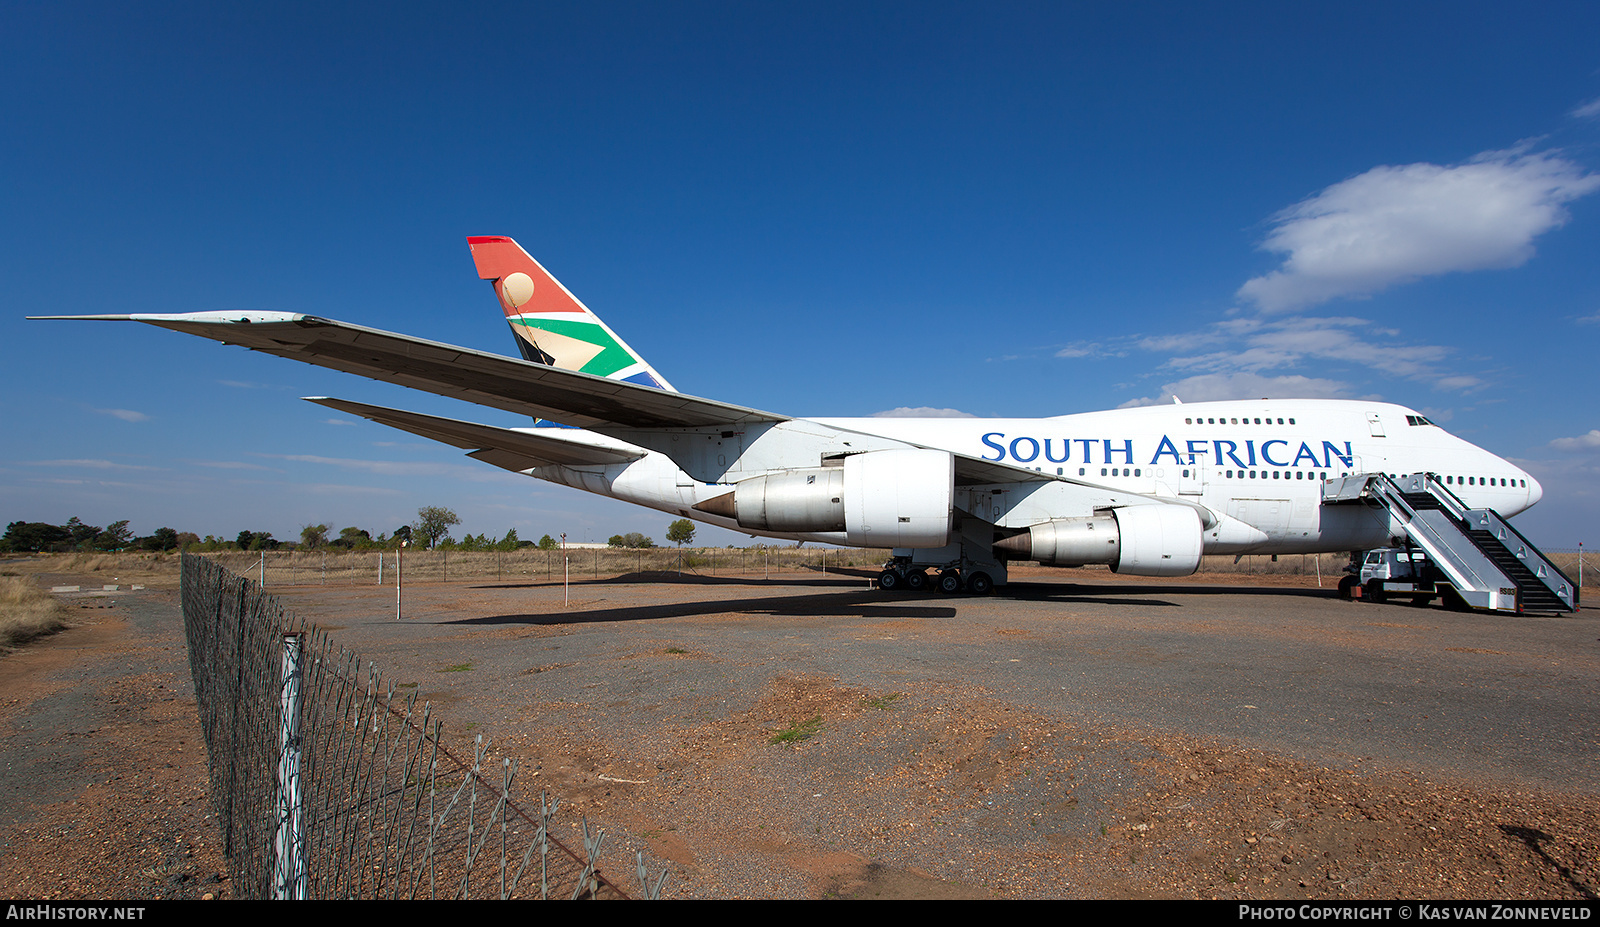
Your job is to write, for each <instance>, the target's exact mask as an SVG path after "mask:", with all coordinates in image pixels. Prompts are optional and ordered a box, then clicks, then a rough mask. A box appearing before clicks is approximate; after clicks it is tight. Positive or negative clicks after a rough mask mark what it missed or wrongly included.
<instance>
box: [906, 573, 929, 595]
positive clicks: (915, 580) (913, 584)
mask: <svg viewBox="0 0 1600 927" xmlns="http://www.w3.org/2000/svg"><path fill="white" fill-rule="evenodd" d="M931 585H932V582H931V581H929V579H928V574H926V573H924V572H922V571H921V570H912V571H911V572H909V573H907V574H906V588H907V589H909V590H911V591H912V592H926V591H927V589H928V587H929V586H931Z"/></svg>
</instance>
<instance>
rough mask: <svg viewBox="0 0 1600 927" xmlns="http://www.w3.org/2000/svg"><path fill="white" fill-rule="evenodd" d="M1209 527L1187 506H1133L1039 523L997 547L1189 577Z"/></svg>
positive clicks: (1044, 559) (1047, 559) (1050, 560)
mask: <svg viewBox="0 0 1600 927" xmlns="http://www.w3.org/2000/svg"><path fill="white" fill-rule="evenodd" d="M1204 532H1205V529H1204V528H1203V526H1202V525H1201V523H1200V516H1199V514H1198V513H1196V512H1195V510H1194V509H1192V508H1189V507H1188V506H1185V505H1133V506H1128V507H1126V508H1120V509H1113V510H1112V511H1111V513H1110V514H1109V515H1091V516H1088V517H1084V518H1058V519H1055V520H1053V521H1047V522H1045V523H1043V524H1039V525H1034V526H1033V527H1031V528H1029V529H1028V533H1027V534H1023V535H1018V536H1016V537H1012V538H1006V539H1005V540H1002V541H997V542H995V548H996V549H998V550H1004V551H1008V552H1010V553H1011V554H1012V555H1013V556H1016V555H1021V556H1024V557H1027V558H1028V559H1031V560H1037V561H1039V562H1040V563H1045V564H1051V565H1055V566H1082V565H1083V564H1085V563H1108V564H1110V565H1111V569H1112V570H1113V571H1115V572H1117V573H1126V574H1128V575H1131V576H1188V575H1189V574H1190V573H1193V572H1194V571H1195V570H1196V569H1198V568H1199V566H1200V553H1201V550H1202V547H1203V541H1204Z"/></svg>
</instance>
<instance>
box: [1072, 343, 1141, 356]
mask: <svg viewBox="0 0 1600 927" xmlns="http://www.w3.org/2000/svg"><path fill="white" fill-rule="evenodd" d="M1127 354H1128V352H1126V351H1123V350H1120V349H1118V348H1108V347H1106V346H1105V345H1103V344H1101V343H1100V342H1098V341H1075V342H1073V343H1072V344H1069V345H1067V346H1066V347H1064V348H1062V349H1060V350H1059V351H1056V357H1126V356H1127Z"/></svg>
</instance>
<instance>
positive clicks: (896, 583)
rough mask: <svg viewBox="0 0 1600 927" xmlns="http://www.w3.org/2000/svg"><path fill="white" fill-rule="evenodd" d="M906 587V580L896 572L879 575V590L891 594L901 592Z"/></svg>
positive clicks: (887, 571)
mask: <svg viewBox="0 0 1600 927" xmlns="http://www.w3.org/2000/svg"><path fill="white" fill-rule="evenodd" d="M905 585H906V581H905V578H904V577H902V576H901V575H900V574H899V573H896V572H895V571H894V570H884V571H883V572H882V573H879V574H878V588H879V589H885V590H888V591H889V592H899V591H900V590H901V589H904V588H905Z"/></svg>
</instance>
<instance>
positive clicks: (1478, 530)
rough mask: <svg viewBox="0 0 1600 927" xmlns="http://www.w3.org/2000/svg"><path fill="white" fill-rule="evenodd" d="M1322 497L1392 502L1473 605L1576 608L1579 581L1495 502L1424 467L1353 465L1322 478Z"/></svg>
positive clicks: (1415, 539)
mask: <svg viewBox="0 0 1600 927" xmlns="http://www.w3.org/2000/svg"><path fill="white" fill-rule="evenodd" d="M1322 504H1323V505H1369V506H1373V507H1382V508H1386V509H1388V510H1389V514H1390V515H1391V522H1392V523H1397V524H1399V525H1400V526H1401V528H1403V530H1404V531H1405V535H1406V537H1407V539H1409V541H1410V543H1411V544H1413V545H1415V546H1416V547H1418V548H1420V549H1421V550H1422V551H1423V552H1424V553H1426V554H1427V555H1428V559H1430V560H1431V561H1433V563H1434V565H1435V566H1436V567H1437V568H1438V569H1439V571H1440V572H1441V573H1443V574H1444V578H1445V579H1448V581H1449V582H1450V584H1451V585H1452V587H1454V590H1455V593H1456V594H1457V595H1458V596H1460V597H1461V599H1462V600H1463V601H1464V602H1465V603H1466V604H1467V605H1468V606H1470V607H1472V608H1482V609H1489V610H1491V611H1499V612H1523V611H1531V612H1574V611H1577V610H1578V587H1577V586H1576V584H1574V583H1573V582H1572V580H1570V579H1568V578H1567V576H1566V574H1565V573H1562V572H1561V571H1560V570H1559V569H1557V568H1556V566H1555V564H1553V563H1551V562H1550V561H1549V560H1546V559H1545V556H1544V554H1542V553H1540V552H1539V549H1538V548H1537V547H1534V546H1533V545H1532V544H1530V543H1528V539H1527V538H1525V537H1523V536H1522V535H1521V534H1519V533H1518V532H1517V529H1515V528H1513V527H1511V525H1510V523H1508V522H1507V521H1506V520H1505V519H1503V518H1501V517H1500V515H1499V513H1497V512H1495V511H1494V510H1493V509H1469V508H1467V506H1466V504H1465V503H1463V502H1462V501H1461V499H1460V498H1458V497H1457V496H1456V494H1455V493H1453V492H1451V491H1450V490H1449V489H1448V488H1447V487H1445V485H1444V484H1442V483H1440V482H1439V480H1438V479H1437V478H1435V477H1433V476H1431V475H1429V474H1426V473H1414V474H1407V475H1405V476H1401V477H1398V478H1393V479H1392V478H1390V477H1389V476H1387V475H1385V474H1382V473H1358V474H1355V475H1353V476H1345V477H1337V478H1335V479H1331V480H1329V481H1328V482H1326V483H1324V484H1323V487H1322Z"/></svg>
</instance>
